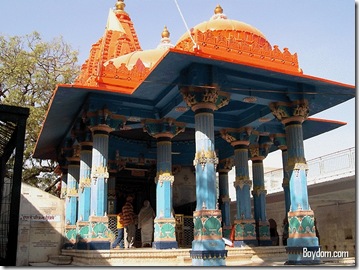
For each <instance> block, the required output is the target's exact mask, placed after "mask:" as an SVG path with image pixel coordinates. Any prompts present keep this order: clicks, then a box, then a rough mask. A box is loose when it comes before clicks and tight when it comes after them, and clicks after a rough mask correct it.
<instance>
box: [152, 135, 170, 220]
mask: <svg viewBox="0 0 359 270" xmlns="http://www.w3.org/2000/svg"><path fill="white" fill-rule="evenodd" d="M171 151H172V143H171V139H170V138H159V139H158V141H157V175H158V178H157V187H156V196H157V207H156V216H157V217H158V218H173V217H172V184H173V181H174V177H173V175H172V155H171Z"/></svg>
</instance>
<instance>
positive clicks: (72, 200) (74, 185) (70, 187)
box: [65, 147, 80, 244]
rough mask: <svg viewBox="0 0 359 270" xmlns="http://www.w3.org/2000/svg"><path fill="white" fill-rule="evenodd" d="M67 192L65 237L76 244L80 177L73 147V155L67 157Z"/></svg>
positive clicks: (77, 153)
mask: <svg viewBox="0 0 359 270" xmlns="http://www.w3.org/2000/svg"><path fill="white" fill-rule="evenodd" d="M66 159H67V164H68V165H67V168H68V173H67V190H66V204H65V236H66V238H67V240H68V241H69V242H70V243H71V244H75V243H76V221H77V207H78V205H77V198H78V182H79V176H80V157H79V148H78V147H74V149H73V155H72V156H70V157H67V158H66Z"/></svg>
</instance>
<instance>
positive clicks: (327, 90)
mask: <svg viewBox="0 0 359 270" xmlns="http://www.w3.org/2000/svg"><path fill="white" fill-rule="evenodd" d="M191 31H192V32H191V36H189V34H188V33H184V35H183V36H182V37H180V38H179V40H178V42H177V43H176V45H172V44H171V41H170V34H169V30H168V29H167V28H166V27H165V28H164V30H163V32H162V35H161V37H162V39H161V41H160V43H159V46H158V47H157V48H154V49H152V50H145V51H143V50H141V47H140V44H139V42H138V38H137V34H136V32H135V29H134V27H133V23H132V21H131V19H130V16H129V14H127V13H126V12H125V11H124V3H123V1H119V2H118V3H117V5H116V8H115V9H113V10H112V9H111V10H110V13H109V18H108V22H107V27H106V30H105V33H104V35H103V37H102V38H100V40H99V41H98V42H97V43H95V44H94V45H93V46H92V49H91V52H90V56H89V59H88V60H86V62H85V63H84V64H83V66H82V69H81V74H80V76H79V77H78V78H77V80H76V82H75V83H74V84H73V85H58V86H57V88H56V89H55V92H54V95H53V97H52V100H51V104H50V106H49V110H48V113H47V115H46V119H45V122H44V125H43V128H42V131H41V134H40V136H39V138H38V142H37V146H36V149H35V152H34V157H36V158H42V159H53V160H58V159H59V157H58V155H59V149H60V148H61V147H62V146H63V145H64V143H65V141H66V138H69V137H71V130H72V128H73V127H74V124H75V123H76V122H77V121H81V119H82V117H83V115H84V113H86V111H88V110H92V111H94V110H102V109H104V108H107V109H108V110H109V111H111V112H112V113H114V114H117V115H122V116H124V117H125V118H126V119H127V120H126V124H125V126H124V127H122V128H121V130H117V131H115V132H112V133H111V135H113V136H116V137H119V138H122V139H124V140H130V141H133V142H136V143H143V144H146V145H147V146H148V151H149V152H148V153H147V154H146V153H144V155H145V156H146V155H149V156H152V155H151V153H153V149H152V148H153V147H152V146H151V145H152V143H153V142H154V141H155V139H154V138H151V136H149V135H148V134H147V133H146V132H143V131H142V124H141V121H142V120H144V119H164V118H172V119H175V120H176V121H180V122H184V123H186V131H185V132H184V133H182V134H179V135H178V136H176V137H175V138H173V142H174V144H173V148H174V152H180V151H179V150H178V149H182V151H181V152H182V153H183V147H182V145H183V144H192V145H193V138H194V129H193V128H194V114H193V112H192V111H191V110H190V108H189V106H188V104H187V103H186V101H185V100H184V98H183V96H182V93H181V89H185V88H191V89H204V88H215V89H218V90H220V91H221V92H224V93H226V95H228V96H229V104H228V105H227V106H225V107H223V108H220V109H218V110H217V111H216V113H215V117H214V130H215V138H216V143H215V144H216V148H217V149H220V151H221V152H222V153H221V155H222V156H223V157H228V156H231V155H233V149H232V148H231V147H230V146H229V145H228V144H227V143H226V141H224V140H223V139H222V138H221V136H220V130H221V129H226V128H241V127H251V128H253V129H255V130H258V131H259V132H260V133H261V134H277V133H284V131H283V127H282V125H281V123H280V122H279V121H278V120H276V119H275V118H274V116H273V114H272V113H271V110H270V108H269V106H268V105H269V104H270V103H272V102H291V101H293V100H304V99H306V100H308V101H309V113H310V115H314V114H316V113H319V112H321V111H323V110H326V109H328V108H331V107H333V106H336V105H338V104H340V103H342V102H344V101H347V100H349V99H351V98H353V97H354V96H355V91H354V86H352V85H346V84H342V83H339V82H334V81H330V80H326V79H323V78H317V77H313V76H310V75H306V74H303V72H302V70H301V69H300V67H299V64H298V60H297V55H296V54H291V53H290V52H289V50H288V49H287V48H284V49H283V51H281V50H280V49H279V48H278V46H276V45H274V46H272V45H271V43H269V41H268V40H267V39H266V37H265V36H264V34H263V33H261V32H260V31H259V30H258V29H256V28H255V27H253V26H250V25H248V24H246V23H243V22H240V21H236V20H231V19H228V18H227V16H226V15H225V14H224V13H223V9H222V8H221V7H220V6H217V7H216V8H215V14H214V15H213V16H212V17H211V18H210V19H209V20H208V21H206V22H202V23H200V24H198V25H197V26H194V27H193V28H192V29H191ZM188 75H190V76H188ZM59 123H61V124H59ZM342 125H345V123H343V122H338V121H331V120H325V119H317V118H309V119H308V120H307V121H305V122H304V123H303V136H304V139H308V138H311V137H314V136H317V135H319V134H322V133H324V132H327V131H330V130H332V129H335V128H337V127H340V126H342ZM176 147H178V149H176ZM190 149H192V150H191V151H190V152H191V153H188V157H186V155H181V159H183V160H181V161H180V162H185V160H187V161H186V162H185V163H189V164H190V163H191V161H190V160H191V159H192V158H193V151H194V148H193V147H192V148H190ZM275 150H277V148H276V146H275V145H273V146H272V148H271V151H275ZM183 154H184V153H183ZM136 155H137V154H136ZM179 158H180V157H179V156H176V157H175V159H179ZM177 161H179V160H177ZM174 162H176V160H175V161H174Z"/></svg>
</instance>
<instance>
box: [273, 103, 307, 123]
mask: <svg viewBox="0 0 359 270" xmlns="http://www.w3.org/2000/svg"><path fill="white" fill-rule="evenodd" d="M269 108H270V109H271V110H272V113H273V115H274V116H275V117H276V118H277V119H278V120H279V121H281V122H282V123H283V124H286V123H289V122H291V121H298V122H301V123H302V122H303V121H305V120H306V119H307V118H308V116H309V105H308V101H307V100H305V99H304V100H297V101H293V102H273V103H271V104H269Z"/></svg>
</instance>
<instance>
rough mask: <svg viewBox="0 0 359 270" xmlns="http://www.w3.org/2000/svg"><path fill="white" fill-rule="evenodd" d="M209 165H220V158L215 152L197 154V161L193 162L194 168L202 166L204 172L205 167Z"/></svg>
mask: <svg viewBox="0 0 359 270" xmlns="http://www.w3.org/2000/svg"><path fill="white" fill-rule="evenodd" d="M207 163H213V164H214V166H215V167H216V166H217V164H218V157H217V154H216V152H215V151H211V150H208V151H204V150H202V151H200V152H197V153H196V155H195V159H194V161H193V166H195V167H196V166H197V164H200V165H201V166H202V170H204V167H205V166H206V164H207Z"/></svg>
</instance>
